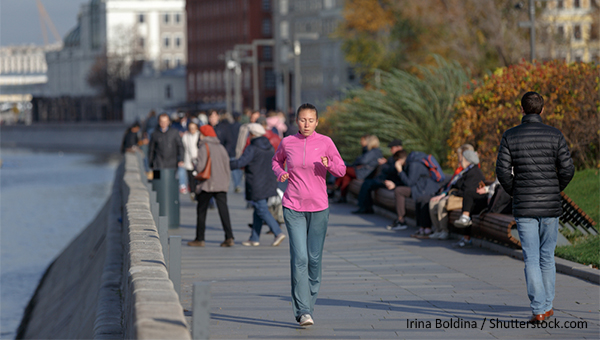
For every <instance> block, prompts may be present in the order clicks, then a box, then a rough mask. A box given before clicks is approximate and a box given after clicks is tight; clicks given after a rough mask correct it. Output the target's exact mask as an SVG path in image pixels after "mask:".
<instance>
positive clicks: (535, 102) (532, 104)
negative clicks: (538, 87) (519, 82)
mask: <svg viewBox="0 0 600 340" xmlns="http://www.w3.org/2000/svg"><path fill="white" fill-rule="evenodd" d="M521 106H522V107H523V112H525V114H530V113H534V114H538V115H539V114H540V113H542V109H543V108H544V98H543V97H542V96H541V95H540V94H539V93H537V92H527V93H525V94H524V95H523V98H521Z"/></svg>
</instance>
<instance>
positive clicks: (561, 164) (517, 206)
mask: <svg viewBox="0 0 600 340" xmlns="http://www.w3.org/2000/svg"><path fill="white" fill-rule="evenodd" d="M521 109H522V113H523V119H522V120H521V124H520V125H517V126H515V127H513V128H511V129H508V130H506V131H505V132H504V135H502V141H501V142H500V149H499V150H498V159H497V161H496V174H497V176H498V181H499V182H500V184H501V185H502V187H503V188H504V190H505V191H506V192H507V193H508V194H509V195H511V196H512V197H513V216H514V217H515V221H516V222H517V230H518V232H519V239H520V240H521V247H522V248H523V259H524V262H525V281H526V283H527V295H528V296H529V300H530V306H531V309H532V312H533V315H532V316H531V318H530V320H529V322H531V323H540V322H542V321H544V320H545V319H547V318H549V317H551V316H552V315H554V309H553V305H552V304H553V301H554V284H555V280H556V268H555V264H554V248H556V240H557V236H558V218H559V217H560V215H561V214H562V205H561V196H560V192H561V191H562V190H564V189H565V188H566V187H567V185H568V184H569V182H570V181H571V179H572V178H573V174H574V167H573V160H572V159H571V154H570V152H569V148H568V146H567V143H566V141H565V137H564V136H563V134H562V133H561V132H560V130H558V129H556V128H554V127H551V126H548V125H545V124H543V123H542V117H541V114H542V113H543V112H544V99H543V97H542V96H541V95H540V94H538V93H536V92H527V93H525V95H524V96H523V97H522V98H521Z"/></svg>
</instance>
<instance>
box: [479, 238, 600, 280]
mask: <svg viewBox="0 0 600 340" xmlns="http://www.w3.org/2000/svg"><path fill="white" fill-rule="evenodd" d="M473 246H477V247H481V248H487V249H490V250H493V251H495V252H498V253H501V254H504V255H508V256H510V257H513V258H516V259H519V260H523V251H522V250H520V249H512V248H509V247H505V246H502V245H499V244H496V243H494V242H490V241H486V240H482V239H476V238H473ZM554 260H555V262H556V272H558V273H562V274H566V275H570V276H574V277H578V278H580V279H584V280H588V281H590V282H592V283H596V284H600V270H598V269H594V268H590V267H588V266H586V265H583V264H581V263H577V262H572V261H569V260H565V259H561V258H559V257H556V256H555V257H554Z"/></svg>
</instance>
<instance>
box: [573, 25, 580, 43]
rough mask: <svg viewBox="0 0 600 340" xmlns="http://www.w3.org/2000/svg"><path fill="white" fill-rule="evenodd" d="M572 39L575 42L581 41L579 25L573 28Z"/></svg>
mask: <svg viewBox="0 0 600 340" xmlns="http://www.w3.org/2000/svg"><path fill="white" fill-rule="evenodd" d="M573 38H575V40H581V25H575V26H573Z"/></svg>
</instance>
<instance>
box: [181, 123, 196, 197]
mask: <svg viewBox="0 0 600 340" xmlns="http://www.w3.org/2000/svg"><path fill="white" fill-rule="evenodd" d="M187 125H188V130H187V131H186V132H185V133H184V134H183V137H181V141H182V142H183V149H184V154H183V167H184V168H185V171H186V173H187V181H188V185H189V192H190V193H191V195H192V199H195V196H196V193H195V192H194V191H195V188H196V180H195V179H194V175H193V173H194V162H195V161H196V159H197V158H198V140H199V138H200V131H199V130H198V124H196V123H194V122H189V123H188V124H187Z"/></svg>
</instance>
